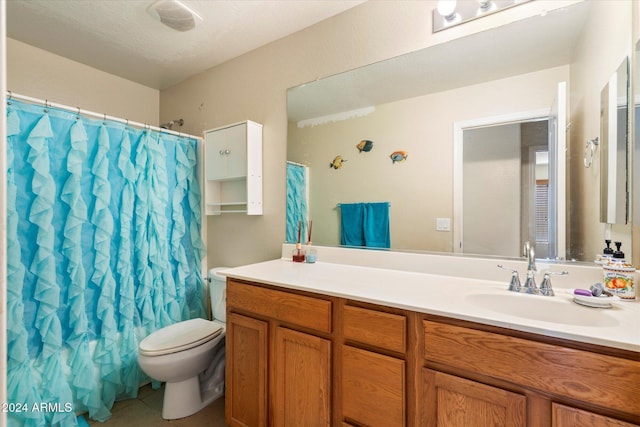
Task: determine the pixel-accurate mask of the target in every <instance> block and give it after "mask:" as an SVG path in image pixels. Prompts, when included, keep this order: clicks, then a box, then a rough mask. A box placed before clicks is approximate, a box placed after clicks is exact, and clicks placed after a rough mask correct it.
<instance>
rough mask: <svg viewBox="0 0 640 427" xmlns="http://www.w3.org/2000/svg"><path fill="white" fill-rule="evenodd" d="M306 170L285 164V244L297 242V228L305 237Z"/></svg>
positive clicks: (301, 166)
mask: <svg viewBox="0 0 640 427" xmlns="http://www.w3.org/2000/svg"><path fill="white" fill-rule="evenodd" d="M307 170H308V168H307V167H306V166H303V165H300V164H297V163H293V162H287V227H286V239H287V243H296V242H297V241H298V227H299V226H301V230H300V234H301V235H302V236H306V235H307V216H308V212H307V209H308V208H307V206H308V202H307ZM301 239H302V237H301ZM302 240H303V241H302V243H305V241H304V239H302Z"/></svg>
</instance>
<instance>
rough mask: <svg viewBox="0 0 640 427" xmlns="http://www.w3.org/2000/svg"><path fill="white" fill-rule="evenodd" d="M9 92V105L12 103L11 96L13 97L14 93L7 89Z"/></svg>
mask: <svg viewBox="0 0 640 427" xmlns="http://www.w3.org/2000/svg"><path fill="white" fill-rule="evenodd" d="M7 92H9V96H8V97H7V105H11V98H12V97H13V93H12V92H11V91H10V90H7Z"/></svg>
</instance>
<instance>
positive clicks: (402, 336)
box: [340, 304, 407, 427]
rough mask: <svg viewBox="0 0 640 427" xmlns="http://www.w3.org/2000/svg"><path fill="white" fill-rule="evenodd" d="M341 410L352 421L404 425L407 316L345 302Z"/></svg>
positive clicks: (363, 424) (344, 418) (391, 425)
mask: <svg viewBox="0 0 640 427" xmlns="http://www.w3.org/2000/svg"><path fill="white" fill-rule="evenodd" d="M340 313H341V316H340V319H341V324H342V335H343V339H344V344H343V345H342V359H341V374H340V384H341V387H342V389H341V410H342V418H343V421H345V422H349V423H352V424H354V425H362V426H371V427H375V426H380V427H401V426H405V425H406V421H407V413H406V412H407V411H406V409H407V396H406V394H407V393H406V390H407V385H406V379H407V362H406V360H405V359H406V349H407V316H406V314H405V313H402V312H396V313H389V312H385V311H381V310H380V307H375V308H367V307H358V306H353V305H348V304H343V305H342V306H341V310H340Z"/></svg>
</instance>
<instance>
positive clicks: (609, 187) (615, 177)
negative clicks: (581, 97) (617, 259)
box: [600, 58, 631, 224]
mask: <svg viewBox="0 0 640 427" xmlns="http://www.w3.org/2000/svg"><path fill="white" fill-rule="evenodd" d="M629 83H630V79H629V61H628V59H626V58H625V60H624V61H622V64H620V66H619V67H618V69H617V70H616V72H615V73H614V74H613V75H612V76H611V78H610V79H609V82H608V83H607V84H606V85H605V87H604V88H603V89H602V94H601V98H600V147H601V148H600V150H601V151H600V222H603V223H607V224H626V223H627V220H628V215H629V211H630V210H629V196H630V194H629V191H628V184H629V179H628V178H629V165H628V160H627V159H628V158H629V147H630V138H629V88H630V87H631V85H630V84H629Z"/></svg>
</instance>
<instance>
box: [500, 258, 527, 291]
mask: <svg viewBox="0 0 640 427" xmlns="http://www.w3.org/2000/svg"><path fill="white" fill-rule="evenodd" d="M498 268H501V269H503V270H507V271H510V272H511V281H510V282H509V290H510V291H513V292H520V287H521V286H522V285H521V284H520V277H519V276H518V270H514V269H512V268H506V267H503V266H502V265H500V264H498Z"/></svg>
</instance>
